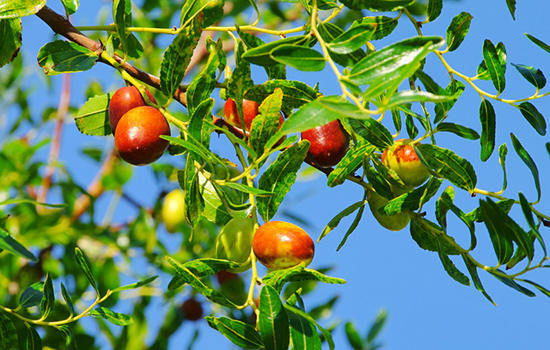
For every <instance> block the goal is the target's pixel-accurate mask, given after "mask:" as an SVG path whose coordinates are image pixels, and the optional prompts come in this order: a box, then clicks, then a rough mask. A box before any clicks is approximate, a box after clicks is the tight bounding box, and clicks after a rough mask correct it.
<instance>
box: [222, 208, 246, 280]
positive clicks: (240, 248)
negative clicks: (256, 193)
mask: <svg viewBox="0 0 550 350" xmlns="http://www.w3.org/2000/svg"><path fill="white" fill-rule="evenodd" d="M253 233H254V220H252V219H250V218H233V219H231V220H229V221H228V222H227V224H225V226H224V227H223V228H222V229H221V230H220V233H219V234H218V236H217V237H216V257H217V258H219V259H227V260H231V261H234V262H236V263H239V264H240V266H239V267H236V268H234V269H232V270H230V272H242V271H246V270H248V269H249V268H250V249H251V248H252V235H253Z"/></svg>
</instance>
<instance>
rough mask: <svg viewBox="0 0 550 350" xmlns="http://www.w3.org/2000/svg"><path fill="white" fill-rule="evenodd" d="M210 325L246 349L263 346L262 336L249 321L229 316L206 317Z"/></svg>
mask: <svg viewBox="0 0 550 350" xmlns="http://www.w3.org/2000/svg"><path fill="white" fill-rule="evenodd" d="M205 319H206V321H207V322H208V325H209V326H210V327H212V328H214V329H216V330H218V331H219V332H220V333H221V334H223V335H224V336H225V337H226V338H227V339H229V340H230V341H231V342H232V343H233V344H235V345H237V346H239V347H241V348H245V349H260V348H263V347H264V345H263V342H262V338H261V337H260V335H259V334H258V332H256V330H255V329H254V327H252V326H251V325H249V324H248V323H244V322H242V321H238V320H232V319H230V318H227V317H213V316H207V317H205Z"/></svg>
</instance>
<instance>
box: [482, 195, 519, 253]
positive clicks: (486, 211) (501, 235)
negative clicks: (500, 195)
mask: <svg viewBox="0 0 550 350" xmlns="http://www.w3.org/2000/svg"><path fill="white" fill-rule="evenodd" d="M497 208H498V209H497ZM479 209H480V211H481V215H482V217H483V221H484V222H485V226H486V227H487V231H488V232H489V237H490V238H491V243H492V244H493V249H494V251H495V254H496V256H497V259H498V262H499V264H506V263H507V262H508V261H509V260H510V259H511V258H512V254H513V252H514V251H513V245H512V237H511V236H510V231H509V230H504V231H501V230H500V229H501V228H502V226H504V225H500V220H501V219H502V217H503V216H504V215H505V214H504V215H503V214H502V213H503V211H502V210H501V209H500V208H499V207H498V206H497V205H495V203H494V202H493V201H492V200H490V199H488V200H486V201H484V200H480V201H479Z"/></svg>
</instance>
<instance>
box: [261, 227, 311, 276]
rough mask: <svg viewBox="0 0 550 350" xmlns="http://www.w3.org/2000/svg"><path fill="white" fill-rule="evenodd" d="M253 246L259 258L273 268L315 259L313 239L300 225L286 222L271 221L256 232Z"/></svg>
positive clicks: (307, 262) (276, 268) (306, 262)
mask: <svg viewBox="0 0 550 350" xmlns="http://www.w3.org/2000/svg"><path fill="white" fill-rule="evenodd" d="M252 248H253V249H254V254H255V255H256V257H257V258H258V260H259V261H260V262H261V263H262V264H263V265H265V266H266V267H267V268H269V269H271V270H280V269H286V268H289V267H293V266H296V265H298V264H303V265H304V266H307V265H309V263H311V260H312V259H313V254H314V252H315V246H314V244H313V240H312V239H311V237H309V235H308V234H307V233H306V231H304V230H303V229H301V228H300V227H298V226H296V225H294V224H291V223H288V222H284V221H269V222H266V223H265V224H263V225H262V226H260V228H258V229H257V230H256V233H255V234H254V239H253V240H252Z"/></svg>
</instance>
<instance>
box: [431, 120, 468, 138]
mask: <svg viewBox="0 0 550 350" xmlns="http://www.w3.org/2000/svg"><path fill="white" fill-rule="evenodd" d="M435 132H452V133H453V134H455V135H457V136H460V137H462V138H465V139H468V140H477V139H479V134H478V133H477V131H475V130H474V129H470V128H468V127H466V126H463V125H460V124H456V123H445V122H443V123H439V124H437V126H436V127H435V129H434V133H435Z"/></svg>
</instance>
